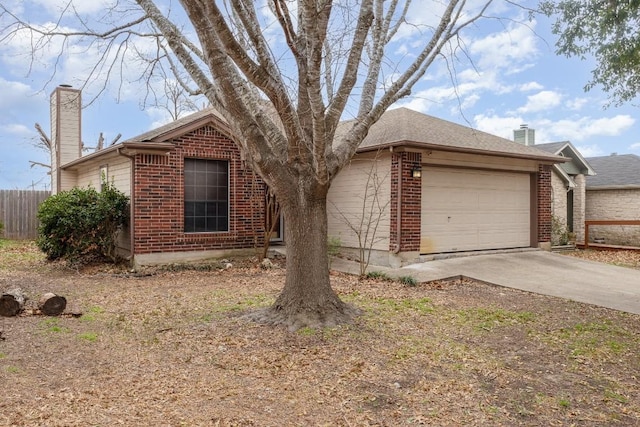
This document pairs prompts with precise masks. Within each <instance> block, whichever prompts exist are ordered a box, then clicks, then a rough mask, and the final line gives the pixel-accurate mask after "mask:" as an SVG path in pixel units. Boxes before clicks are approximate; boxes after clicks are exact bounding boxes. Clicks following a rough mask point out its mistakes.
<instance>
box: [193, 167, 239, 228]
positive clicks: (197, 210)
mask: <svg viewBox="0 0 640 427" xmlns="http://www.w3.org/2000/svg"><path fill="white" fill-rule="evenodd" d="M228 230H229V162H227V161H224V160H202V159H185V160H184V231H185V233H206V232H215V231H228Z"/></svg>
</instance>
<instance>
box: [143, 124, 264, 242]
mask: <svg viewBox="0 0 640 427" xmlns="http://www.w3.org/2000/svg"><path fill="white" fill-rule="evenodd" d="M172 142H173V143H174V144H175V149H173V150H172V151H171V152H170V153H169V154H168V156H154V155H148V154H138V155H137V156H136V157H135V169H134V189H133V191H134V218H135V224H134V243H133V244H134V254H149V253H157V252H181V251H198V250H216V249H242V248H251V247H254V245H255V244H256V239H257V244H259V245H261V239H262V235H263V232H264V221H265V219H264V184H263V182H262V180H260V178H258V177H257V175H254V174H253V173H252V172H251V170H250V169H249V168H248V167H247V166H246V165H245V164H244V162H243V161H242V160H241V158H240V152H239V150H238V148H237V147H236V145H235V144H234V143H233V141H231V140H230V139H229V138H227V137H226V136H225V135H224V134H222V133H220V132H218V131H217V130H216V129H215V128H213V127H211V126H204V127H202V128H200V129H197V130H195V131H193V132H191V133H188V134H186V135H184V136H182V137H180V138H177V139H175V140H173V141H172ZM185 158H196V159H211V160H226V161H228V162H229V203H230V211H229V230H228V231H227V232H216V233H184V195H183V193H184V173H183V169H184V159H185Z"/></svg>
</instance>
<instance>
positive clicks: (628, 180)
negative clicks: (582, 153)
mask: <svg viewBox="0 0 640 427" xmlns="http://www.w3.org/2000/svg"><path fill="white" fill-rule="evenodd" d="M587 160H588V161H589V163H590V164H591V166H592V167H593V169H595V171H596V173H597V175H596V176H589V177H587V188H597V187H640V157H638V156H636V155H635V154H619V155H618V154H614V155H610V156H602V157H589V158H588V159H587Z"/></svg>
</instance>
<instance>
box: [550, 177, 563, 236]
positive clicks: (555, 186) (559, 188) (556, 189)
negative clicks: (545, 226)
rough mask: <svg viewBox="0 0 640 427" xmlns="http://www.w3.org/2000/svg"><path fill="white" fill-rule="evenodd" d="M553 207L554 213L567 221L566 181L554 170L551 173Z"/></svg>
mask: <svg viewBox="0 0 640 427" xmlns="http://www.w3.org/2000/svg"><path fill="white" fill-rule="evenodd" d="M551 188H552V192H551V209H552V211H553V215H554V216H555V217H556V218H558V219H559V220H561V221H562V222H563V223H564V224H566V223H567V186H566V184H565V182H564V181H563V180H562V178H560V176H558V174H557V173H556V172H555V171H554V172H553V173H552V174H551Z"/></svg>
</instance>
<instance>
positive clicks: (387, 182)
mask: <svg viewBox="0 0 640 427" xmlns="http://www.w3.org/2000/svg"><path fill="white" fill-rule="evenodd" d="M354 123H355V122H354ZM343 126H345V128H346V129H348V128H349V126H353V123H352V122H345V123H343ZM343 131H344V130H341V132H343ZM371 159H377V160H378V164H379V167H378V168H377V169H376V170H375V173H372V171H374V170H373V169H372V168H371V167H356V166H357V165H359V164H362V165H366V164H371ZM566 160H567V159H565V158H564V157H560V156H556V155H554V154H549V153H547V152H544V151H541V150H538V149H536V148H535V146H534V147H532V146H526V145H523V144H519V143H516V142H514V141H510V140H507V139H504V138H501V137H498V136H495V135H491V134H488V133H485V132H481V131H479V130H477V129H472V128H468V127H465V126H461V125H458V124H455V123H451V122H447V121H445V120H441V119H438V118H436V117H432V116H428V115H425V114H422V113H419V112H416V111H411V110H409V109H407V108H398V109H395V110H389V111H387V112H385V113H384V114H383V115H382V117H381V118H380V120H379V121H378V122H377V123H375V124H374V125H373V126H372V127H371V129H370V130H369V133H368V134H367V137H366V138H365V139H364V141H363V142H362V144H361V145H360V147H359V149H358V152H357V153H356V156H355V157H354V158H353V160H352V164H351V166H349V167H347V168H345V169H343V171H341V172H340V174H341V175H338V177H336V179H335V180H334V183H333V185H332V186H331V189H330V191H329V195H328V205H329V207H330V208H329V211H330V212H329V214H330V221H329V230H328V231H329V235H330V236H337V237H339V238H340V240H341V242H342V248H341V250H343V251H349V250H352V253H350V255H351V254H353V256H354V257H359V256H362V255H361V253H362V252H360V251H359V250H356V249H359V246H361V245H360V244H359V242H361V241H362V239H363V238H366V239H368V240H367V241H370V242H374V244H372V245H369V246H367V248H369V252H368V253H367V254H366V256H367V257H369V256H372V253H373V258H371V259H375V263H376V264H380V265H391V266H400V265H405V264H408V263H412V262H416V261H420V260H426V259H429V258H433V256H430V255H429V254H440V253H453V252H471V251H480V250H492V249H510V248H544V249H551V243H550V240H551V222H552V221H551V169H552V166H553V165H554V164H556V163H562V162H565V161H566ZM367 161H368V162H369V163H366V162H367ZM383 177H384V180H383V182H384V185H382V186H381V187H379V188H378V190H377V191H370V186H369V185H367V183H369V182H371V181H372V179H374V180H375V179H380V178H383ZM347 208H349V210H348V211H347ZM335 212H338V213H339V214H335ZM345 212H348V217H349V219H350V222H351V224H356V225H358V227H355V228H354V227H348V226H347V225H345V224H344V222H345V221H344V219H345V217H346V215H345ZM371 218H377V219H376V220H375V221H370V219H371ZM374 232H375V233H374ZM373 234H375V236H373ZM343 253H345V252H343ZM385 260H386V261H385Z"/></svg>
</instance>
